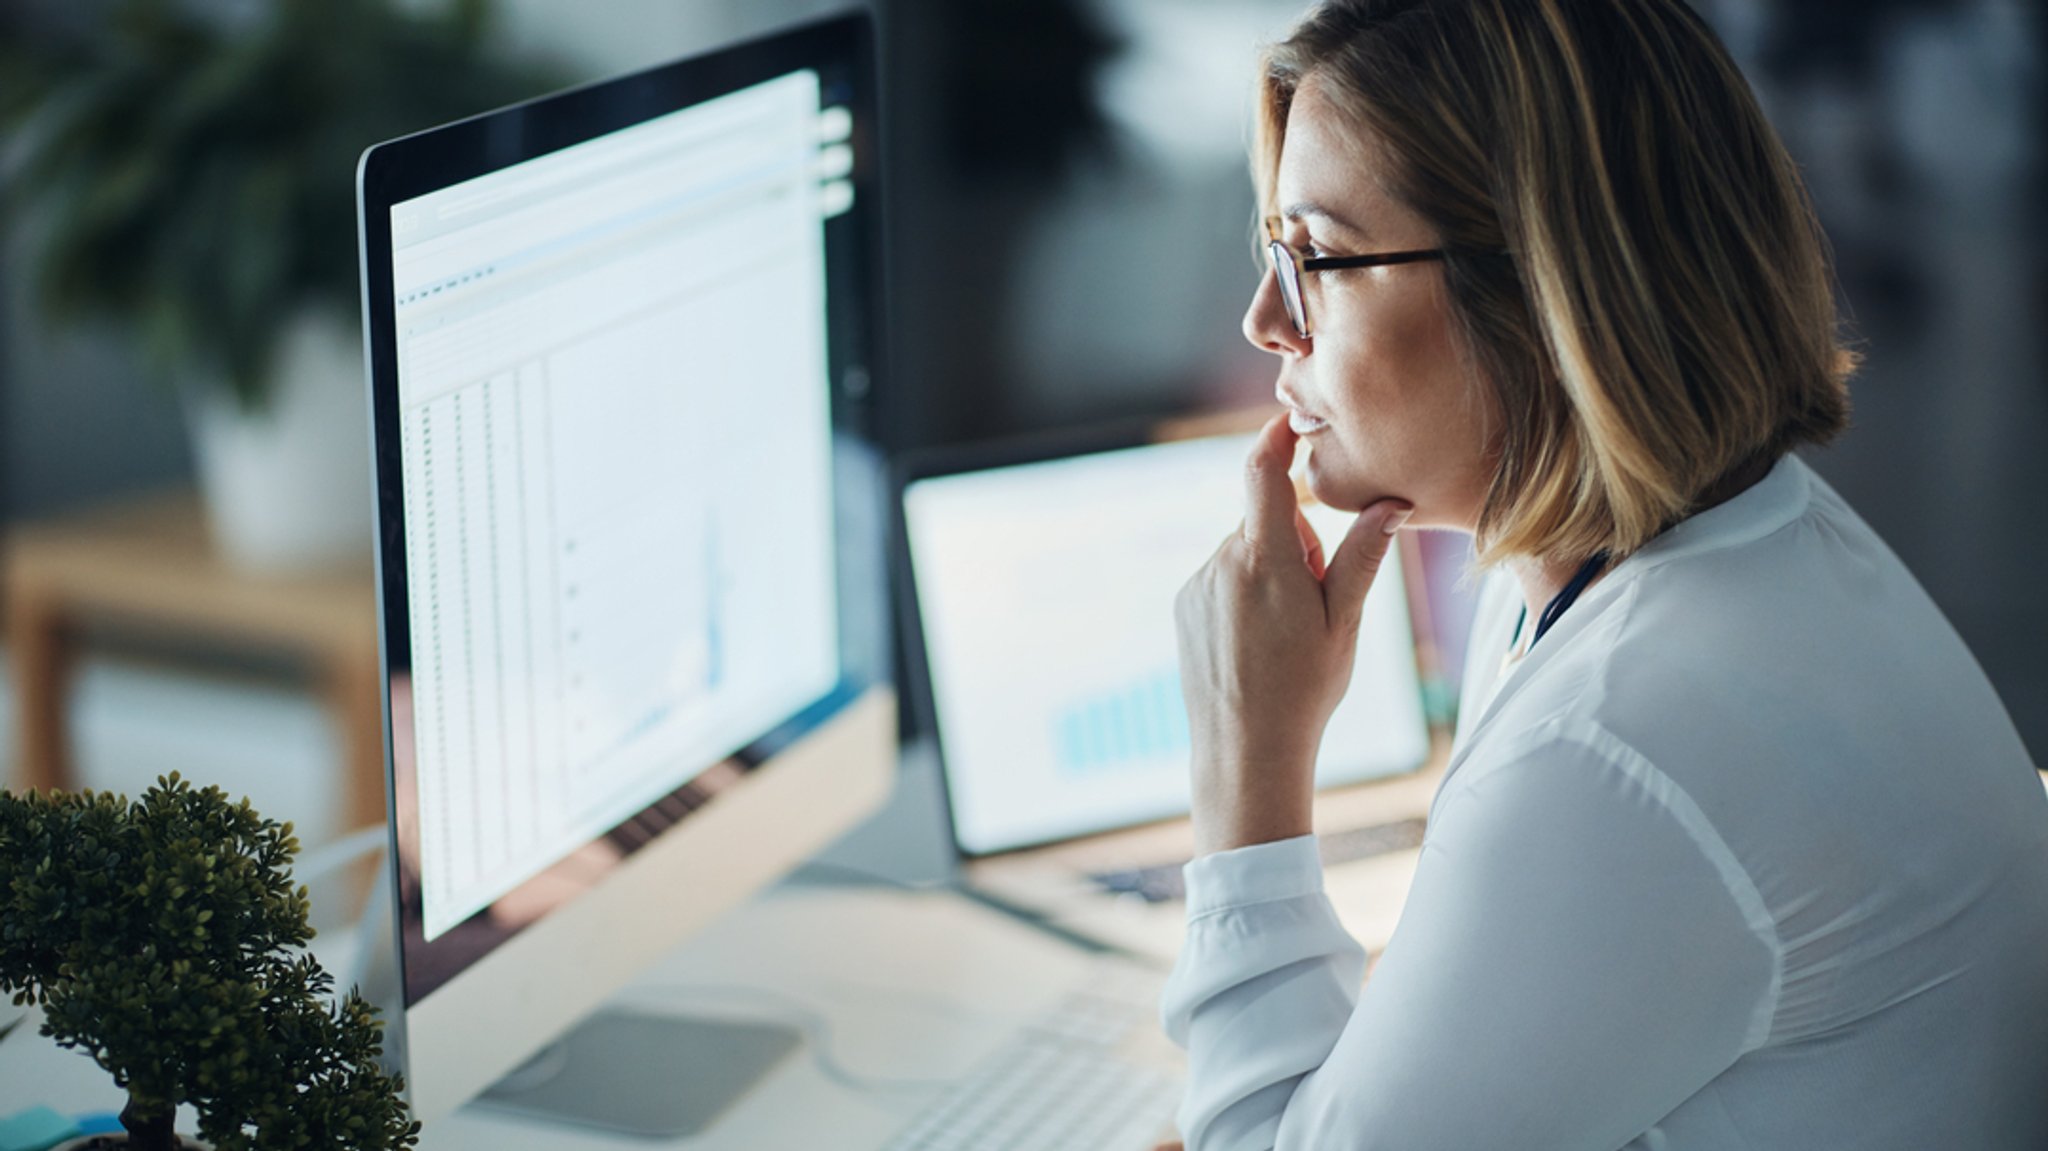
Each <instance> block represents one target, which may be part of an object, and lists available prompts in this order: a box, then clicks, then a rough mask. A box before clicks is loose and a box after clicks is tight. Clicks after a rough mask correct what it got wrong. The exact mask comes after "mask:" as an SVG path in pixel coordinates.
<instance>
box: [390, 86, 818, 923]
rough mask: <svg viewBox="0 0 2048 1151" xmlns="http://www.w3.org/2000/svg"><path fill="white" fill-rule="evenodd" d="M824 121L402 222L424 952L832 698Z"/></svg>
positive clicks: (711, 132)
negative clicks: (764, 733) (749, 743)
mask: <svg viewBox="0 0 2048 1151" xmlns="http://www.w3.org/2000/svg"><path fill="white" fill-rule="evenodd" d="M818 101H819V89H818V84H817V79H816V77H815V76H814V75H812V74H810V73H808V72H805V73H797V74H794V75H791V76H788V77H784V78H782V79H780V80H776V81H771V82H769V83H766V84H763V85H760V86H758V87H756V88H752V89H748V90H745V91H742V92H739V93H736V94H734V95H732V96H729V97H726V98H723V99H721V100H717V101H713V102H710V103H708V104H705V105H702V106H699V107H697V108H692V109H690V110H688V111H686V112H682V113H678V114H676V115H674V116H671V117H667V118H663V119H657V120H654V121H650V122H648V123H646V124H644V125H640V126H637V127H635V128H632V129H629V130H627V131H625V132H621V133H617V134H616V135H615V136H614V137H606V138H602V139H600V140H597V141H593V142H591V143H589V144H585V145H578V146H576V147H574V148H570V149H565V150H563V151H562V152H558V153H555V154H552V155H550V156H547V157H543V158H542V159H540V160H536V161H532V162H530V163H528V164H523V165H519V166H517V167H514V168H511V169H507V170H505V171H504V172H500V173H494V174H493V175H491V176H489V177H485V178H483V179H481V180H479V181H472V182H471V184H460V185H456V186H455V187H452V188H449V189H446V190H444V191H441V192H437V193H434V194H433V195H431V196H428V197H423V198H422V199H421V200H419V201H413V202H409V203H407V204H404V205H400V206H399V207H398V208H394V210H393V216H394V227H393V234H394V237H396V239H395V241H394V243H395V252H394V268H395V270H396V272H397V277H398V283H399V288H398V292H399V299H398V309H397V315H398V321H399V322H398V332H399V358H400V359H399V366H400V377H399V378H400V404H399V407H400V430H401V434H402V435H401V438H402V445H403V448H402V450H403V455H404V461H403V462H404V477H405V479H404V483H405V508H406V537H407V557H406V558H407V569H408V570H407V584H408V600H409V608H410V618H411V623H412V626H411V637H412V651H411V655H412V669H413V683H414V688H415V694H414V716H415V725H414V726H415V732H416V736H415V738H416V757H417V762H418V764H419V799H420V802H419V810H420V850H421V854H422V856H423V858H424V859H425V860H426V861H427V863H428V864H429V865H428V866H425V867H423V869H422V871H423V892H422V894H423V906H424V910H425V918H426V924H427V931H428V934H429V937H432V936H433V935H435V934H438V933H440V932H443V931H446V930H447V929H449V928H450V927H452V926H453V925H455V924H457V923H460V922H461V921H462V920H463V919H464V918H466V917H467V916H468V915H470V914H473V913H474V912H476V911H477V910H479V909H481V908H483V907H485V906H487V905H489V903H490V902H491V901H493V900H494V899H496V898H498V897H499V896H501V895H503V894H505V893H506V892H508V891H510V890H511V889H512V888H514V887H516V886H518V885H519V884H520V883H522V882H524V881H525V880H526V879H528V878H530V877H531V876H532V875H534V874H535V873H537V872H538V871H540V870H542V869H544V868H546V867H547V866H549V865H550V864H552V863H553V862H554V861H555V860H557V859H559V858H561V857H562V856H563V855H564V854H566V853H567V852H569V851H570V850H573V849H574V848H576V847H580V846H581V845H583V844H585V843H587V842H589V841H590V840H591V839H592V838H593V837H594V836H596V835H599V834H602V833H603V832H604V831H606V830H608V829H609V828H611V827H613V826H616V825H617V824H618V823H619V822H620V821H622V820H623V819H625V818H627V817H628V816H630V815H632V814H634V813H636V812H638V811H639V810H641V809H642V808H643V807H645V806H646V805H647V804H648V803H650V802H652V801H654V800H655V799H657V798H659V797H660V796H662V795H664V794H666V793H667V792H669V791H671V790H673V789H675V788H676V787H678V786H680V785H681V784H683V783H684V782H687V780H688V778H689V777H690V775H691V774H693V773H694V772H696V771H700V770H702V769H703V768H705V767H708V766H710V765H711V764H712V763H714V762H716V761H717V760H718V759H720V758H723V757H724V756H727V755H730V754H731V753H732V752H733V751H735V750H737V749H738V747H739V746H740V745H741V744H742V743H743V742H744V738H745V737H746V736H747V735H749V734H754V733H758V732H759V731H760V730H762V729H763V727H764V726H765V725H766V724H767V722H768V721H771V720H773V719H774V718H776V717H779V716H783V715H787V714H789V712H790V711H792V710H794V709H795V708H797V707H800V706H802V705H803V704H805V703H808V702H810V701H811V700H813V699H816V698H818V697H819V696H820V695H822V694H823V693H824V692H825V691H827V690H828V689H829V688H830V687H831V685H832V683H833V682H834V680H835V679H836V676H837V669H838V651H837V646H836V643H837V641H836V636H837V621H836V618H835V616H836V611H837V608H836V601H835V598H834V591H833V575H832V573H833V569H834V556H833V555H832V553H831V545H830V544H829V543H828V542H826V541H829V540H830V539H831V538H832V532H831V522H832V520H831V514H832V513H831V499H832V491H831V480H830V476H829V474H828V470H829V463H828V462H827V461H829V460H830V458H831V453H830V448H829V444H828V441H829V437H830V413H829V410H828V407H827V404H828V399H829V393H828V388H827V385H826V349H825V331H824V247H823V227H822V220H823V218H824V216H825V215H826V214H828V213H829V212H831V211H833V210H835V209H834V207H833V201H834V196H835V194H834V193H832V192H831V191H830V189H832V188H834V187H839V188H841V192H840V193H838V194H837V195H838V198H839V206H840V207H842V208H843V206H844V201H843V185H841V184H837V183H835V182H834V180H833V178H832V173H831V169H832V165H833V160H832V152H833V150H834V148H835V147H837V145H835V143H834V142H833V141H832V140H831V139H829V137H828V135H823V134H821V133H829V128H821V125H829V124H831V123H832V122H833V121H834V118H833V117H830V116H826V115H823V114H822V113H821V109H820V108H819V103H818ZM838 119H839V120H840V121H842V122H843V119H844V118H843V117H840V118H838ZM842 150H843V149H842ZM401 211H404V212H406V213H408V214H409V215H407V216H406V217H404V218H403V219H402V218H401V216H400V212H401ZM407 219H409V220H413V221H424V226H419V225H417V224H416V225H415V226H411V227H408V226H405V224H404V220H407ZM798 632H800V633H801V634H803V635H806V636H809V637H812V642H810V643H809V644H808V645H797V646H795V647H794V648H793V647H792V646H791V645H790V644H789V643H788V642H787V640H785V639H781V638H780V637H785V636H788V635H791V634H796V633H798ZM765 637H776V638H774V639H773V640H768V639H766V638H765Z"/></svg>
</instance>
